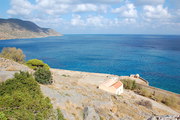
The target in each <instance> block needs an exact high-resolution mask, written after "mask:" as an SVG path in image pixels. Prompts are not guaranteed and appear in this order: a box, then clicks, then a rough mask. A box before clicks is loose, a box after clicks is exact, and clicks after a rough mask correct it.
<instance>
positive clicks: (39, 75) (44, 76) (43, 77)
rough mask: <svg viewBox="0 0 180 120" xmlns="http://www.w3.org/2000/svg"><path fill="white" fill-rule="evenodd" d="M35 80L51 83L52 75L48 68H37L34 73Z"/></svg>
mask: <svg viewBox="0 0 180 120" xmlns="http://www.w3.org/2000/svg"><path fill="white" fill-rule="evenodd" d="M34 76H35V80H36V81H37V82H39V83H41V84H51V83H52V75H51V72H50V70H49V69H45V68H38V69H37V70H36V72H35V73H34Z"/></svg>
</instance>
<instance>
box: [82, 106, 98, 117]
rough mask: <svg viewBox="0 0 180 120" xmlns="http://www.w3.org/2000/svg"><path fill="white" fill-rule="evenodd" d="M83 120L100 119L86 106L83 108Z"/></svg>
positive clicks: (91, 108) (92, 109)
mask: <svg viewBox="0 0 180 120" xmlns="http://www.w3.org/2000/svg"><path fill="white" fill-rule="evenodd" d="M84 120H100V117H99V115H98V114H97V113H96V111H95V109H94V108H93V107H90V106H87V107H85V108H84Z"/></svg>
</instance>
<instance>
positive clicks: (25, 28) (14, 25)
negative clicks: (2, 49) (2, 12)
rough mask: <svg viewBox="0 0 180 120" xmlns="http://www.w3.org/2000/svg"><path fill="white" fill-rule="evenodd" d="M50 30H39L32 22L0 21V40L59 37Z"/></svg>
mask: <svg viewBox="0 0 180 120" xmlns="http://www.w3.org/2000/svg"><path fill="white" fill-rule="evenodd" d="M60 35H61V34H60V33H58V32H56V31H54V30H53V29H50V28H41V27H39V26H38V25H36V24H35V23H33V22H30V21H23V20H20V19H0V40H2V39H16V38H39V37H48V36H60Z"/></svg>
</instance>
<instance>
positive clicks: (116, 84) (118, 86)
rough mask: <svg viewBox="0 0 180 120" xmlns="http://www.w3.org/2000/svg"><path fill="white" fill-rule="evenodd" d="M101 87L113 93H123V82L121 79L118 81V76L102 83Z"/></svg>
mask: <svg viewBox="0 0 180 120" xmlns="http://www.w3.org/2000/svg"><path fill="white" fill-rule="evenodd" d="M99 89H102V90H104V91H107V92H109V93H112V94H117V95H120V94H121V93H123V83H122V82H121V81H118V78H112V79H109V80H107V81H105V82H103V83H102V84H100V85H99Z"/></svg>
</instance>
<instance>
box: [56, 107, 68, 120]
mask: <svg viewBox="0 0 180 120" xmlns="http://www.w3.org/2000/svg"><path fill="white" fill-rule="evenodd" d="M57 117H58V120H66V119H65V118H64V116H63V114H62V112H61V111H60V109H57Z"/></svg>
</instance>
